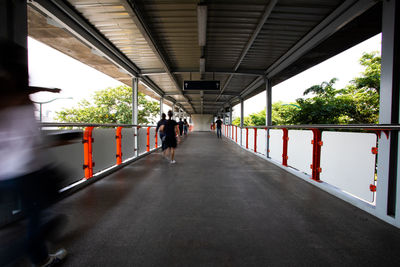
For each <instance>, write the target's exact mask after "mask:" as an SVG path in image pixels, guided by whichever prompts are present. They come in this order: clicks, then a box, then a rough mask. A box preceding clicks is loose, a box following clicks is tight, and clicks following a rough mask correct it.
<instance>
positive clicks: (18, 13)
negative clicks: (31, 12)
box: [0, 0, 28, 48]
mask: <svg viewBox="0 0 400 267" xmlns="http://www.w3.org/2000/svg"><path fill="white" fill-rule="evenodd" d="M26 3H27V1H26V0H2V1H0V37H1V38H4V39H7V40H10V41H13V42H15V43H17V44H19V45H21V46H23V47H25V48H27V36H28V20H27V4H26Z"/></svg>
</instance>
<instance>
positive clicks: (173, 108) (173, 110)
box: [172, 103, 175, 119]
mask: <svg viewBox="0 0 400 267" xmlns="http://www.w3.org/2000/svg"><path fill="white" fill-rule="evenodd" d="M172 113H173V114H174V115H173V116H172V119H174V118H175V103H174V104H172Z"/></svg>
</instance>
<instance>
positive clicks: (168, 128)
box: [160, 110, 180, 164]
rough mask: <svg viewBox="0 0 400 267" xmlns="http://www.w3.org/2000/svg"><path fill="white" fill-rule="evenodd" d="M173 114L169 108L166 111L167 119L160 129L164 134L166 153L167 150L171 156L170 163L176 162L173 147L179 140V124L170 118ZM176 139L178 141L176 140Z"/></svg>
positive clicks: (174, 147)
mask: <svg viewBox="0 0 400 267" xmlns="http://www.w3.org/2000/svg"><path fill="white" fill-rule="evenodd" d="M173 115H174V114H173V113H172V111H171V110H169V111H168V118H169V119H168V120H167V123H166V124H165V125H161V127H160V131H163V132H164V134H165V146H166V148H167V153H168V152H169V154H170V157H171V163H172V164H174V163H176V161H175V159H174V158H175V149H176V147H177V144H178V143H179V142H180V137H179V126H178V123H177V122H176V121H175V120H173V119H172V116H173ZM177 139H178V141H177Z"/></svg>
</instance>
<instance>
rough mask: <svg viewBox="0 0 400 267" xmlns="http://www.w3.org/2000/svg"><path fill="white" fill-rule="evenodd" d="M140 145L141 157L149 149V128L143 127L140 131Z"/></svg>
mask: <svg viewBox="0 0 400 267" xmlns="http://www.w3.org/2000/svg"><path fill="white" fill-rule="evenodd" d="M138 144H139V155H142V154H143V153H145V152H146V149H147V127H141V128H139V130H138Z"/></svg>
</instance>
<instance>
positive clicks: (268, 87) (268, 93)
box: [265, 79, 272, 158]
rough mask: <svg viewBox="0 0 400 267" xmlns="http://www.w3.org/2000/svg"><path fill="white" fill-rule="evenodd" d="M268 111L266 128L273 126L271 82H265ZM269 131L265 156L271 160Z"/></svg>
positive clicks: (266, 111) (266, 112) (266, 113)
mask: <svg viewBox="0 0 400 267" xmlns="http://www.w3.org/2000/svg"><path fill="white" fill-rule="evenodd" d="M265 95H266V98H267V99H266V100H267V101H266V107H265V108H266V110H265V126H271V125H272V86H271V81H270V80H268V79H267V80H266V81H265ZM268 136H269V129H268V130H267V142H266V147H265V155H266V156H267V157H268V158H269V138H268Z"/></svg>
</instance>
